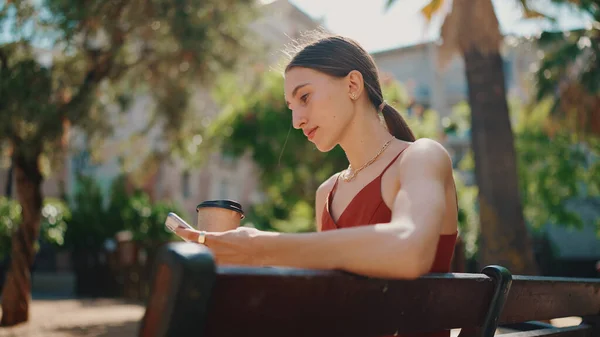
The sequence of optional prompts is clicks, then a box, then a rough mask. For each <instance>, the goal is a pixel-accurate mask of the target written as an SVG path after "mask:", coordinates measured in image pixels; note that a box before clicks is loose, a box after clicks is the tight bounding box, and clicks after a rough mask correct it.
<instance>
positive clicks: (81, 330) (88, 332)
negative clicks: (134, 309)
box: [53, 320, 140, 337]
mask: <svg viewBox="0 0 600 337" xmlns="http://www.w3.org/2000/svg"><path fill="white" fill-rule="evenodd" d="M139 326H140V321H139V320H132V321H126V322H118V323H106V324H90V325H79V326H71V327H57V328H55V329H53V332H54V333H60V336H63V335H64V336H65V337H67V336H68V337H92V336H93V337H109V336H110V337H135V336H137V335H138V330H139Z"/></svg>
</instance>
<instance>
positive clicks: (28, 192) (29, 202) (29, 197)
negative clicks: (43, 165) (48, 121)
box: [0, 154, 43, 326]
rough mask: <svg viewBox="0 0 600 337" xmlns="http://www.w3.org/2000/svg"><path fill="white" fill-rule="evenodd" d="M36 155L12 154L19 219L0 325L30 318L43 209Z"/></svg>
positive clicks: (3, 292)
mask: <svg viewBox="0 0 600 337" xmlns="http://www.w3.org/2000/svg"><path fill="white" fill-rule="evenodd" d="M38 157H39V155H35V156H33V157H25V156H22V155H19V154H15V155H14V157H13V165H14V174H15V181H16V192H17V198H18V200H19V203H20V204H21V208H22V212H21V214H22V221H21V224H20V226H19V227H18V229H17V230H16V231H15V233H14V235H13V237H12V247H11V262H10V269H9V271H8V274H7V277H6V282H5V284H4V289H3V290H2V321H1V322H0V325H2V326H11V325H15V324H19V323H22V322H26V321H27V320H28V319H29V298H30V294H31V267H32V265H33V261H34V253H35V251H34V244H35V242H36V241H37V238H38V235H39V229H40V221H41V209H42V190H41V187H42V186H41V185H42V179H43V178H42V174H41V172H40V169H39V167H38ZM30 158H31V159H30Z"/></svg>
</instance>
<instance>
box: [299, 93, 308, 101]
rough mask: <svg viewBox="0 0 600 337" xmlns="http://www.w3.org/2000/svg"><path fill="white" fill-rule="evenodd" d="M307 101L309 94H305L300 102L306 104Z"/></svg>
mask: <svg viewBox="0 0 600 337" xmlns="http://www.w3.org/2000/svg"><path fill="white" fill-rule="evenodd" d="M307 99H308V94H304V95H302V97H300V100H301V101H302V102H304V103H306V100H307Z"/></svg>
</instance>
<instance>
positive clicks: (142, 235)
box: [107, 177, 183, 243]
mask: <svg viewBox="0 0 600 337" xmlns="http://www.w3.org/2000/svg"><path fill="white" fill-rule="evenodd" d="M169 212H175V213H177V214H182V213H183V212H182V211H181V209H180V208H179V207H178V206H177V205H175V204H173V203H170V202H164V201H157V202H152V201H151V200H150V197H149V196H148V194H147V193H145V192H143V191H141V190H134V191H133V192H128V191H127V188H126V180H125V179H124V178H123V177H121V178H119V179H117V180H115V182H114V183H113V186H112V191H111V199H110V202H109V205H108V207H107V214H108V216H109V218H110V221H111V222H113V223H117V224H120V225H121V226H120V227H121V229H125V230H130V231H131V232H132V233H133V240H134V241H138V242H145V243H155V242H166V241H169V240H172V239H174V238H175V236H174V235H173V234H172V233H171V232H168V231H167V230H165V226H164V223H165V219H166V218H167V215H168V214H169Z"/></svg>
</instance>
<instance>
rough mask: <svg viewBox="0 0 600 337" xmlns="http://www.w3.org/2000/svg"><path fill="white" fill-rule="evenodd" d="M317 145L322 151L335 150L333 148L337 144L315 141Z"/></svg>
mask: <svg viewBox="0 0 600 337" xmlns="http://www.w3.org/2000/svg"><path fill="white" fill-rule="evenodd" d="M315 146H316V148H317V150H319V151H320V152H329V151H331V150H333V148H334V147H335V144H333V145H331V144H324V143H315Z"/></svg>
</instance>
